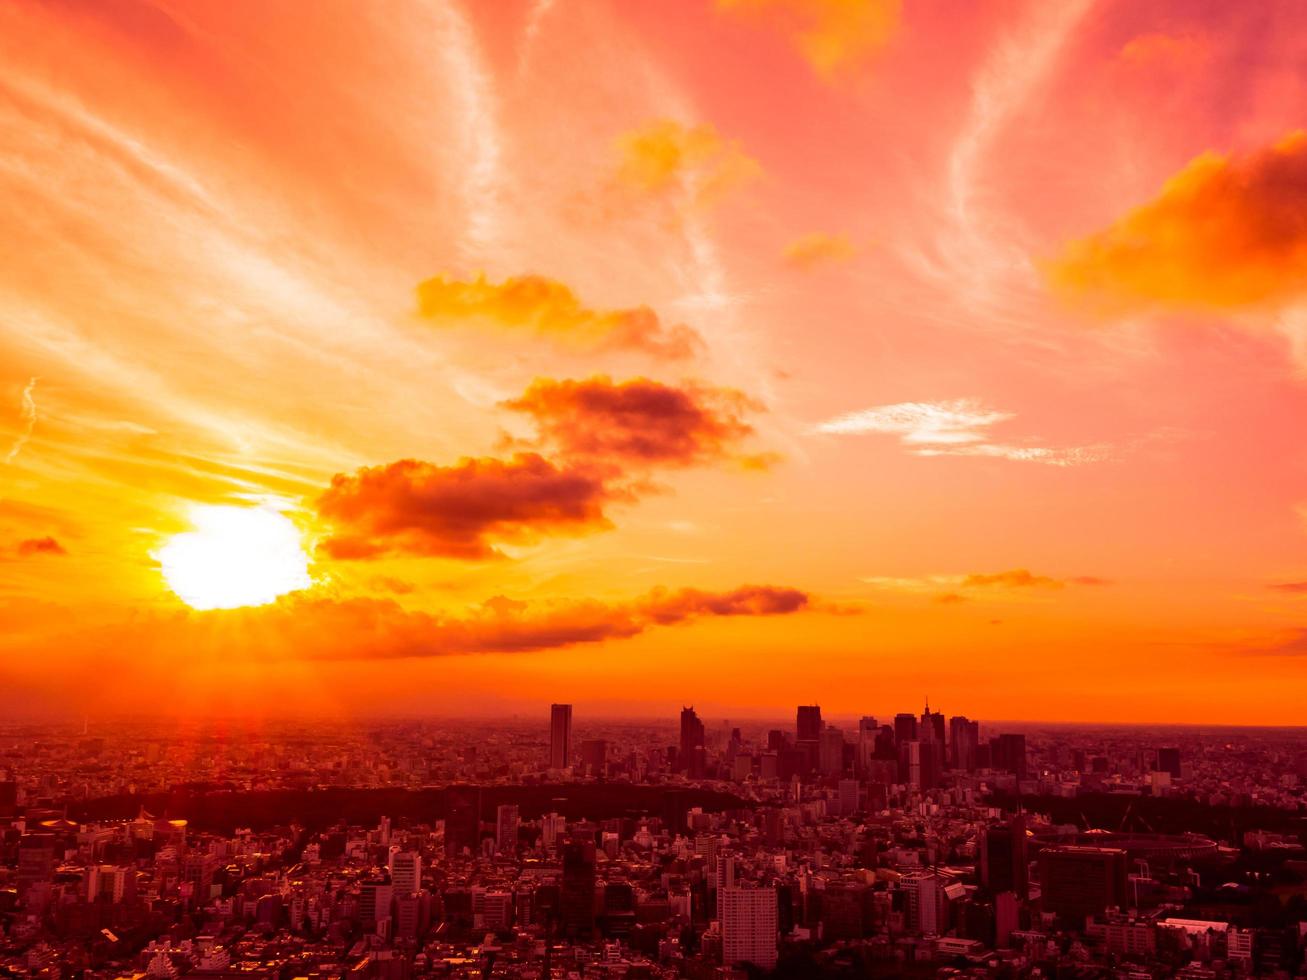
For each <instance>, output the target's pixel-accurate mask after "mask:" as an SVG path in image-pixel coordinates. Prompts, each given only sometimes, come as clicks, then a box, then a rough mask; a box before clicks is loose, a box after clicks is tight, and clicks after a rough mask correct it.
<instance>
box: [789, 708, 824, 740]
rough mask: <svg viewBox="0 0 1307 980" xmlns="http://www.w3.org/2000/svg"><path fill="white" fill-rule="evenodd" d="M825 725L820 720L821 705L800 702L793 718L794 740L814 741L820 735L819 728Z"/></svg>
mask: <svg viewBox="0 0 1307 980" xmlns="http://www.w3.org/2000/svg"><path fill="white" fill-rule="evenodd" d="M823 727H825V726H824V725H823V724H822V720H821V706H820V705H816V704H801V705H799V710H798V711H797V712H796V713H795V718H794V729H795V732H794V736H795V740H796V741H800V742H815V741H816V740H817V739H818V738H820V737H821V730H822V728H823Z"/></svg>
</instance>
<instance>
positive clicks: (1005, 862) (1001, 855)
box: [979, 814, 1030, 901]
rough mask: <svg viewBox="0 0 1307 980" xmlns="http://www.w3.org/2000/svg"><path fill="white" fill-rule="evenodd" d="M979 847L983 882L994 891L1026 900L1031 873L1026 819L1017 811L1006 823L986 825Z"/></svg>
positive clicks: (981, 879)
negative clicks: (1007, 893) (1011, 893)
mask: <svg viewBox="0 0 1307 980" xmlns="http://www.w3.org/2000/svg"><path fill="white" fill-rule="evenodd" d="M979 850H980V881H981V883H982V884H984V886H985V887H986V888H988V889H989V890H990V891H991V892H993V893H994V894H998V893H999V892H1013V893H1015V894H1016V896H1017V897H1018V898H1019V899H1021V900H1022V901H1025V899H1026V896H1027V894H1028V892H1029V883H1028V879H1029V876H1030V858H1029V855H1028V853H1027V841H1026V818H1025V817H1023V816H1021V815H1020V814H1017V815H1016V816H1014V817H1013V818H1012V819H1011V820H1009V821H1008V822H1007V823H1005V824H996V825H994V826H991V827H986V828H985V830H984V832H983V833H982V834H981V838H980V848H979Z"/></svg>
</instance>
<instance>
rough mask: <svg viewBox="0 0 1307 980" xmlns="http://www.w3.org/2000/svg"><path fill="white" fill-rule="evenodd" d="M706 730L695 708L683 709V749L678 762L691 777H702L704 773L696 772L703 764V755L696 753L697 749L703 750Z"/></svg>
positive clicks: (678, 755)
mask: <svg viewBox="0 0 1307 980" xmlns="http://www.w3.org/2000/svg"><path fill="white" fill-rule="evenodd" d="M703 744H704V728H703V722H702V721H700V720H699V716H698V715H697V714H695V712H694V708H682V709H681V749H680V752H679V753H678V754H677V760H678V761H679V763H680V767H681V769H683V770H684V771H685V772H687V773H688V774H689V775H690V776H691V777H695V776H702V775H703V772H702V771H700V772H695V769H696V767H698V766H700V765H701V764H702V759H703V753H702V752H696V751H695V750H696V749H699V750H701V749H703Z"/></svg>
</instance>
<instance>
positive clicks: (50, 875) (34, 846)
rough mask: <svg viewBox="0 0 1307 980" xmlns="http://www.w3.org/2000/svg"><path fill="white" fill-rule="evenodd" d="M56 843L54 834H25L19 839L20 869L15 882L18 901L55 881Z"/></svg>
mask: <svg viewBox="0 0 1307 980" xmlns="http://www.w3.org/2000/svg"><path fill="white" fill-rule="evenodd" d="M54 869H55V841H54V835H53V834H24V835H23V836H22V837H20V838H19V839H18V869H17V872H16V877H15V881H16V884H17V885H18V899H19V901H20V902H21V901H23V900H24V899H26V898H27V895H28V893H29V892H35V891H37V890H39V889H38V886H40V885H44V884H46V883H48V882H51V881H53V879H54Z"/></svg>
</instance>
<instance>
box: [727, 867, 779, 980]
mask: <svg viewBox="0 0 1307 980" xmlns="http://www.w3.org/2000/svg"><path fill="white" fill-rule="evenodd" d="M720 898H721V901H720V907H721V927H722V962H723V963H725V964H727V965H728V966H733V965H735V964H737V963H752V964H753V965H754V966H756V967H759V968H761V969H764V970H770V969H772V968H773V967H775V966H776V909H777V904H776V889H774V888H738V887H731V888H723V889H722V891H721V896H720Z"/></svg>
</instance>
